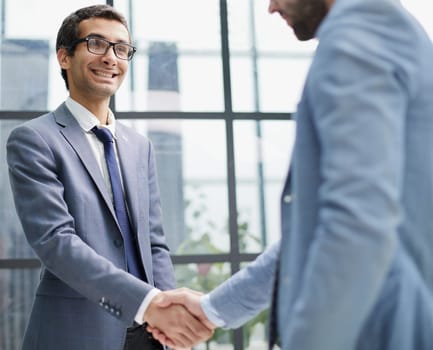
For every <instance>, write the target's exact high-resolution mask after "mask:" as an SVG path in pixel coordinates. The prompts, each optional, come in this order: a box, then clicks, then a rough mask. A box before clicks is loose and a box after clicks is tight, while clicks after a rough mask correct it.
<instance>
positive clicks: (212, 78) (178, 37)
mask: <svg viewBox="0 0 433 350" xmlns="http://www.w3.org/2000/svg"><path fill="white" fill-rule="evenodd" d="M114 5H115V6H116V7H117V8H118V9H119V10H120V11H122V13H124V14H125V15H126V17H127V18H128V21H129V23H130V27H131V28H130V29H131V33H132V37H133V40H134V42H135V45H136V46H137V48H138V51H137V53H136V56H135V57H134V59H133V61H132V62H131V65H130V73H131V74H130V76H129V77H128V79H127V80H126V81H125V82H124V84H123V86H122V87H121V89H120V90H119V92H118V93H117V94H116V108H117V109H118V110H131V111H135V110H170V111H171V110H181V111H222V110H223V106H224V103H223V83H222V65H221V49H220V46H221V37H220V19H219V1H217V0H208V1H206V6H203V2H202V1H201V0H183V1H176V0H169V1H163V2H158V1H142V0H135V1H126V0H117V1H115V2H114ZM197 9H200V15H199V16H191V14H192V13H196V12H197ZM198 31H199V32H200V33H199V35H198Z"/></svg>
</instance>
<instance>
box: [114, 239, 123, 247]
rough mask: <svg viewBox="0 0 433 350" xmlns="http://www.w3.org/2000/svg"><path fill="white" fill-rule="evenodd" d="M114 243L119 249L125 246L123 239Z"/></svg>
mask: <svg viewBox="0 0 433 350" xmlns="http://www.w3.org/2000/svg"><path fill="white" fill-rule="evenodd" d="M113 243H114V245H115V246H116V247H117V248H120V247H121V246H123V241H122V240H121V239H115V240H114V241H113Z"/></svg>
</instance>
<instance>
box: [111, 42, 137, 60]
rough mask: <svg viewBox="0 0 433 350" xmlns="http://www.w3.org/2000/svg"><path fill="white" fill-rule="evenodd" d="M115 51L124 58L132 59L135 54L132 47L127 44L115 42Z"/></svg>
mask: <svg viewBox="0 0 433 350" xmlns="http://www.w3.org/2000/svg"><path fill="white" fill-rule="evenodd" d="M114 52H115V53H116V56H117V57H119V58H121V59H124V60H128V59H130V58H131V57H132V55H133V49H132V47H131V46H129V45H127V44H119V43H117V44H114Z"/></svg>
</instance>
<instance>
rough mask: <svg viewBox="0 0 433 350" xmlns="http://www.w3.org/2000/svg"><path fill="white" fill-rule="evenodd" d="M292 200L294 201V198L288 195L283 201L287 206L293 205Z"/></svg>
mask: <svg viewBox="0 0 433 350" xmlns="http://www.w3.org/2000/svg"><path fill="white" fill-rule="evenodd" d="M292 200H293V197H292V196H291V195H290V194H286V195H285V196H284V197H283V201H284V203H286V204H289V203H291V202H292Z"/></svg>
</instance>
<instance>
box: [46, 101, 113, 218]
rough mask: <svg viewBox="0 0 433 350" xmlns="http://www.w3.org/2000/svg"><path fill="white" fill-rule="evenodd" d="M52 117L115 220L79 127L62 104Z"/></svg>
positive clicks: (100, 177) (93, 158) (103, 186)
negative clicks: (60, 126) (59, 126)
mask: <svg viewBox="0 0 433 350" xmlns="http://www.w3.org/2000/svg"><path fill="white" fill-rule="evenodd" d="M54 117H55V119H56V122H57V123H58V124H60V125H62V126H63V128H62V129H60V132H61V133H62V134H63V136H64V137H65V139H66V140H67V141H68V143H69V144H70V145H71V147H72V148H73V149H74V150H75V152H76V153H77V155H78V157H79V158H80V159H81V162H82V163H83V165H84V167H85V168H86V170H87V172H88V173H89V175H90V177H91V178H92V180H93V182H94V183H95V185H96V187H97V188H98V190H99V192H100V193H101V195H102V197H103V198H104V201H105V202H106V204H107V206H108V208H109V209H110V211H111V214H112V215H113V216H114V218H116V214H115V212H114V207H113V204H112V203H111V199H110V195H109V193H108V190H107V186H106V185H105V182H104V179H103V177H102V174H101V170H100V169H99V167H98V165H97V162H96V160H95V156H94V154H93V152H92V149H91V148H90V145H89V142H88V141H87V138H86V136H85V135H84V132H83V130H82V129H81V127H80V125H79V124H78V122H77V121H76V119H75V118H74V116H73V115H72V114H71V112H70V111H69V109H68V108H67V107H66V105H65V104H64V103H63V104H62V105H61V106H60V107H59V108H57V110H56V111H54Z"/></svg>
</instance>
